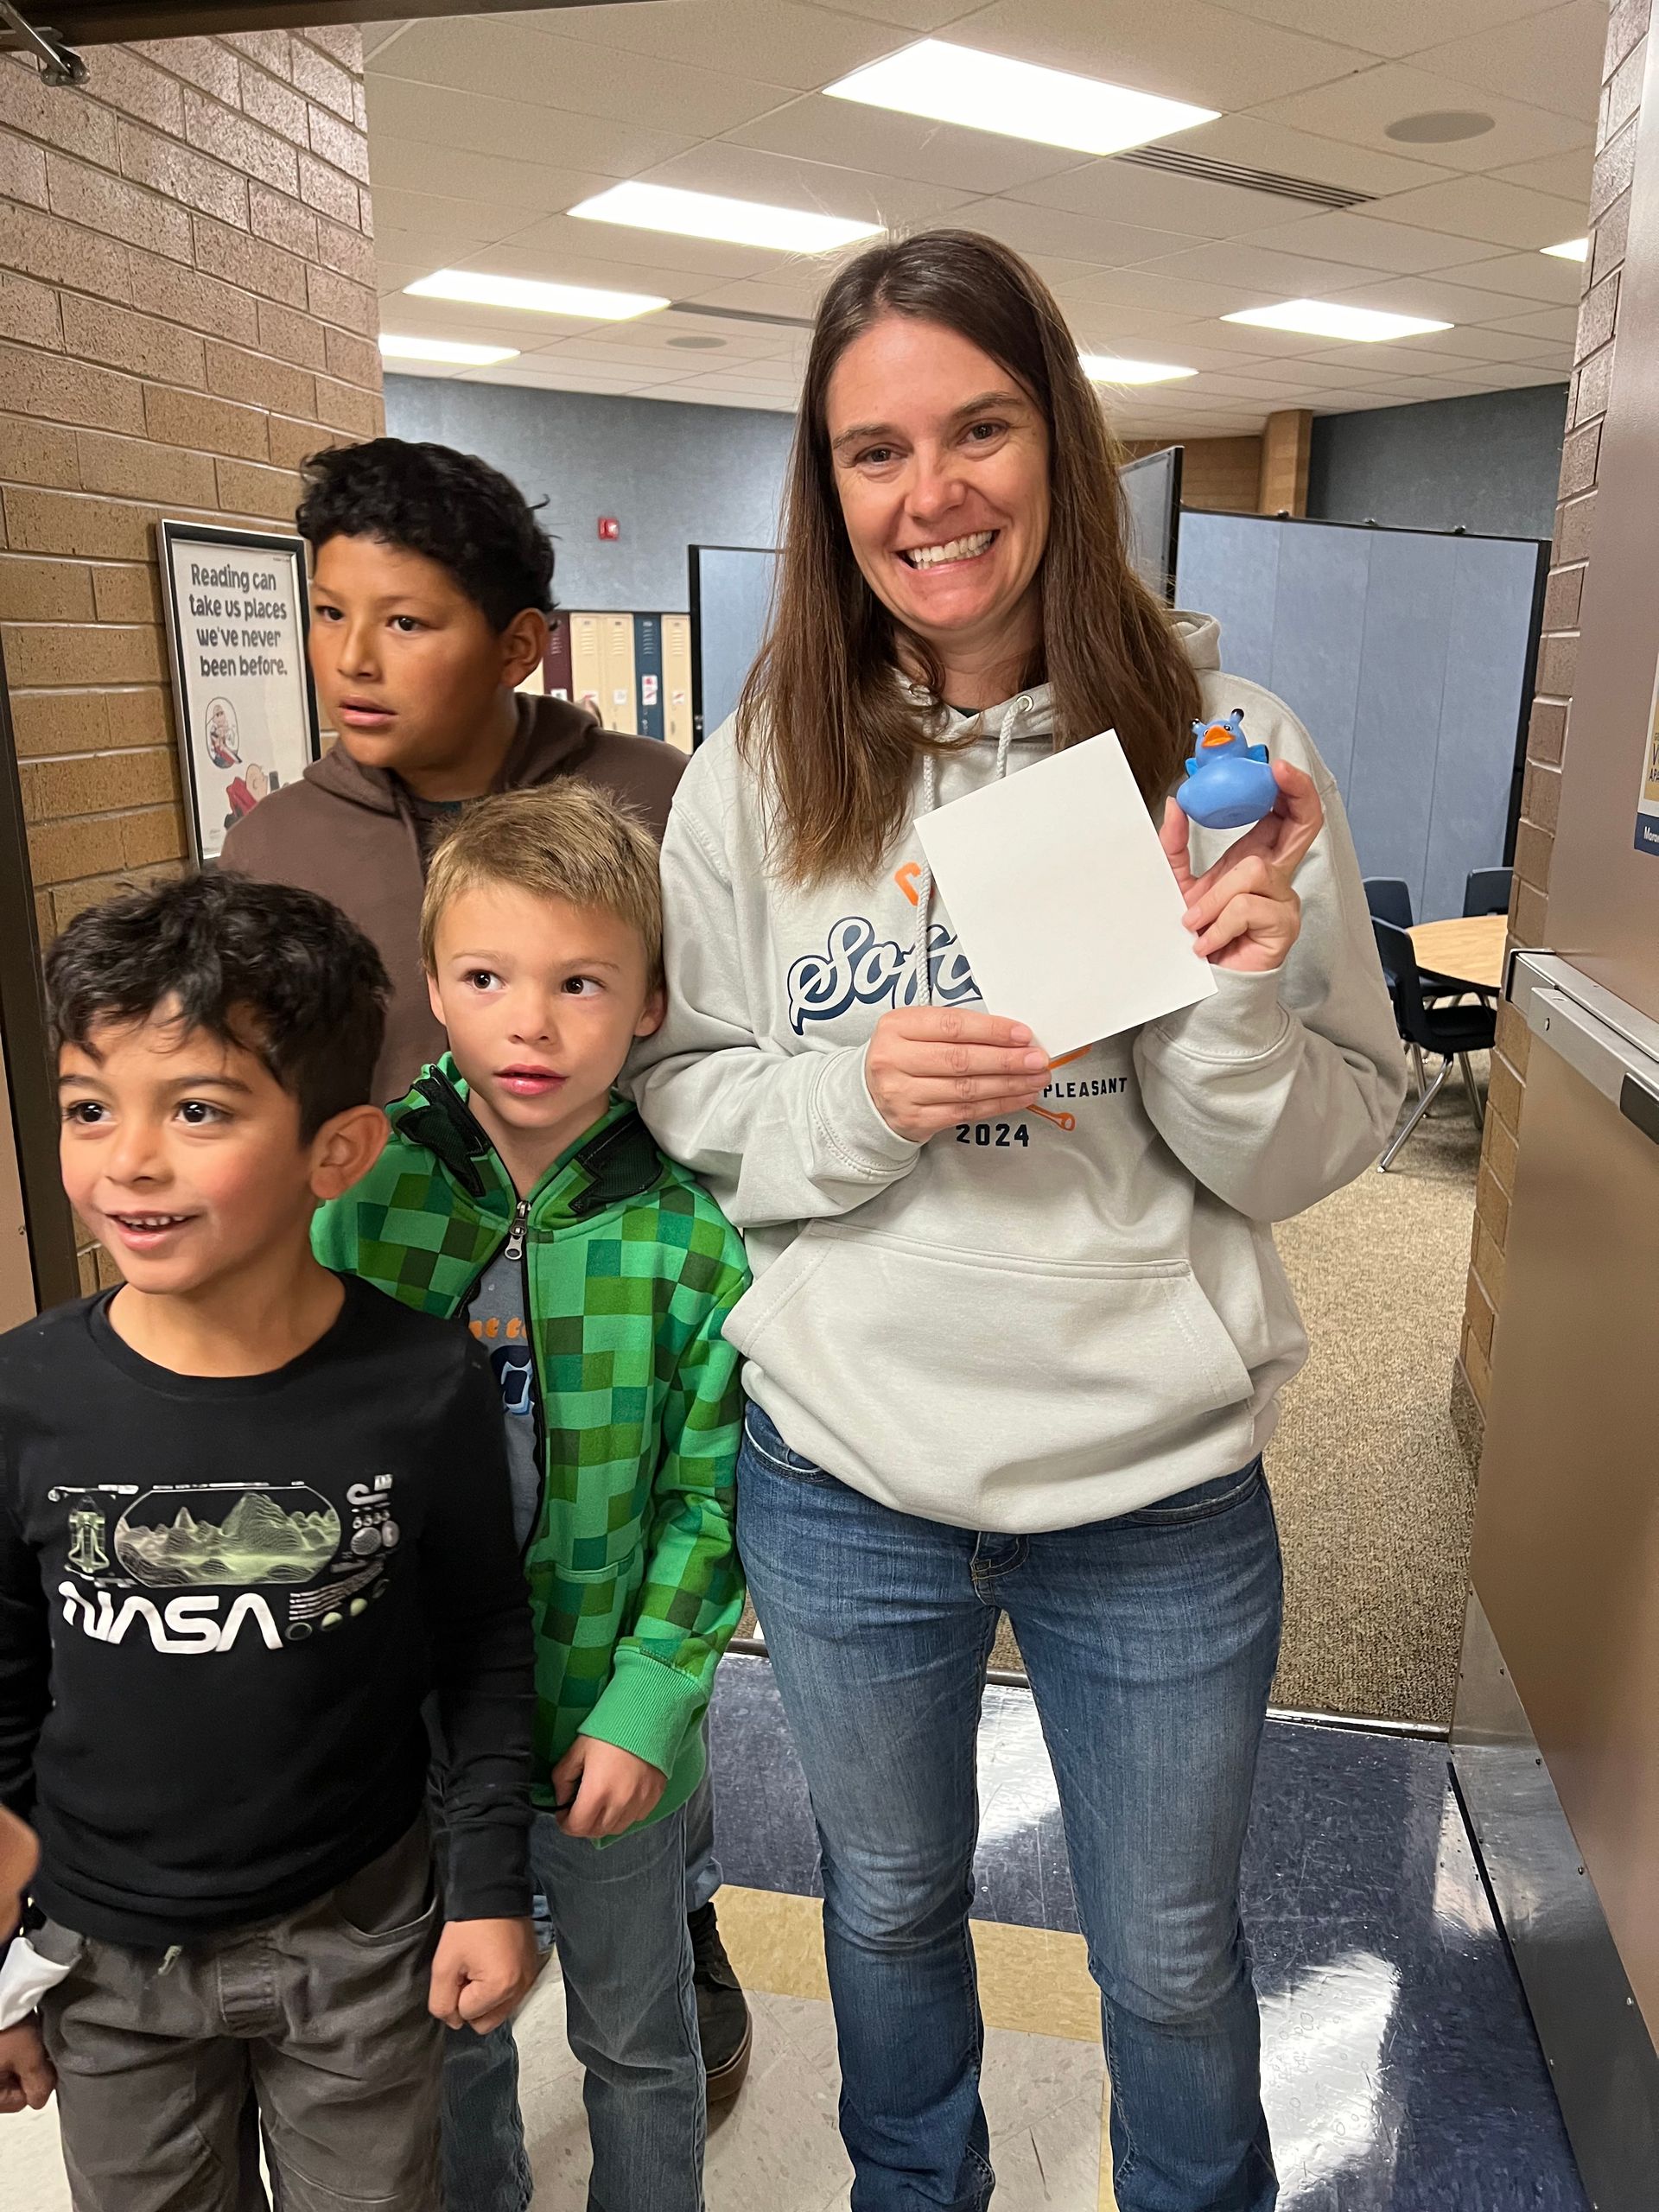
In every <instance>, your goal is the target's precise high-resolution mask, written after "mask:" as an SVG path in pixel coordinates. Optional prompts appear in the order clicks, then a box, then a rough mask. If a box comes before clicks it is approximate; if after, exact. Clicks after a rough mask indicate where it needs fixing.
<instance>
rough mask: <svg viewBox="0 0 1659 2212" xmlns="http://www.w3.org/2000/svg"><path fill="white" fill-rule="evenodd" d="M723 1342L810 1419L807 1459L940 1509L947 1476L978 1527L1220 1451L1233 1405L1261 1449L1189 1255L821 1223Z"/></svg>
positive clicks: (735, 1318)
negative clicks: (1052, 1491) (1053, 1492)
mask: <svg viewBox="0 0 1659 2212" xmlns="http://www.w3.org/2000/svg"><path fill="white" fill-rule="evenodd" d="M726 1335H727V1337H728V1339H729V1341H730V1342H731V1343H733V1344H735V1345H736V1347H737V1349H738V1350H739V1351H741V1352H742V1353H743V1354H744V1355H745V1357H747V1358H748V1359H750V1360H752V1361H753V1363H754V1365H755V1366H756V1367H757V1368H758V1369H759V1370H760V1372H761V1373H762V1374H763V1375H764V1376H766V1381H767V1383H768V1384H769V1385H770V1386H772V1388H769V1389H768V1390H767V1393H766V1395H767V1397H768V1399H769V1400H772V1401H773V1402H776V1401H777V1398H778V1397H779V1395H781V1396H782V1397H786V1398H787V1399H788V1400H790V1401H791V1402H792V1403H793V1404H794V1405H795V1406H797V1407H798V1408H800V1409H801V1412H802V1414H804V1416H805V1419H804V1421H801V1422H800V1423H799V1424H798V1433H796V1434H793V1435H792V1436H791V1442H792V1443H793V1444H794V1445H795V1446H796V1448H797V1449H798V1450H804V1451H806V1452H810V1453H812V1454H813V1455H814V1456H815V1457H818V1458H820V1459H822V1460H823V1464H824V1465H826V1466H827V1467H828V1468H829V1470H830V1471H831V1472H833V1473H836V1474H838V1475H842V1477H843V1478H845V1479H847V1480H850V1481H853V1482H854V1483H855V1484H857V1485H858V1486H859V1487H861V1488H870V1489H873V1490H874V1491H875V1492H876V1493H877V1494H878V1495H882V1496H887V1497H892V1498H893V1500H894V1501H895V1502H902V1501H903V1500H905V1499H906V1498H907V1497H916V1496H918V1495H925V1496H926V1497H930V1498H931V1499H932V1500H934V1501H935V1510H937V1500H938V1485H939V1482H940V1479H941V1478H945V1479H946V1480H948V1481H949V1482H950V1484H951V1487H952V1488H953V1490H955V1489H957V1488H958V1487H961V1488H963V1489H971V1491H973V1492H974V1493H976V1497H975V1502H974V1505H973V1516H980V1515H982V1514H983V1513H984V1512H985V1510H986V1509H987V1507H988V1505H989V1504H991V1503H993V1502H995V1500H996V1498H997V1497H999V1496H1007V1497H1017V1496H1020V1495H1022V1494H1023V1495H1024V1496H1025V1497H1027V1500H1028V1499H1029V1497H1030V1493H1031V1491H1032V1489H1033V1485H1037V1484H1044V1483H1064V1482H1067V1481H1075V1480H1077V1479H1078V1478H1085V1477H1091V1476H1100V1475H1109V1474H1112V1473H1116V1472H1123V1471H1128V1470H1130V1469H1135V1468H1143V1467H1145V1466H1146V1465H1147V1463H1149V1462H1151V1461H1154V1460H1160V1459H1179V1457H1180V1455H1181V1453H1182V1452H1183V1450H1184V1449H1185V1448H1187V1447H1191V1446H1193V1445H1194V1444H1196V1443H1197V1442H1198V1440H1199V1439H1201V1438H1202V1439H1204V1440H1205V1448H1206V1449H1209V1450H1211V1451H1213V1450H1214V1449H1215V1448H1216V1443H1217V1440H1216V1435H1215V1432H1216V1429H1217V1422H1218V1421H1219V1420H1221V1419H1222V1418H1223V1417H1224V1416H1225V1415H1226V1414H1228V1413H1229V1412H1230V1413H1231V1414H1233V1415H1234V1417H1235V1418H1234V1421H1233V1422H1232V1423H1231V1424H1230V1425H1231V1426H1233V1427H1236V1428H1237V1430H1238V1440H1239V1443H1240V1446H1241V1448H1240V1450H1239V1452H1238V1457H1239V1459H1240V1460H1243V1459H1245V1458H1246V1457H1248V1456H1249V1444H1248V1438H1249V1430H1250V1425H1251V1424H1250V1414H1249V1401H1250V1395H1251V1380H1250V1372H1249V1368H1248V1367H1247V1366H1246V1365H1245V1363H1244V1361H1243V1358H1242V1357H1240V1355H1239V1352H1238V1351H1237V1350H1236V1347H1235V1345H1234V1344H1233V1341H1232V1339H1231V1338H1230V1336H1229V1334H1228V1332H1227V1330H1226V1328H1225V1326H1224V1324H1223V1323H1222V1321H1221V1319H1220V1318H1219V1316H1218V1315H1217V1313H1216V1311H1215V1309H1214V1307H1213V1306H1211V1303H1210V1301H1209V1300H1208V1299H1207V1298H1206V1297H1205V1294H1204V1292H1203V1290H1202V1289H1201V1287H1199V1285H1198V1281H1197V1279H1196V1278H1195V1277H1194V1275H1193V1273H1192V1268H1191V1267H1190V1266H1189V1265H1188V1264H1187V1263H1186V1262H1185V1261H1184V1260H1141V1261H1090V1262H1046V1261H1040V1260H1033V1259H1021V1258H1013V1257H1010V1256H1008V1255H1006V1254H1002V1253H988V1252H974V1251H963V1250H962V1249H941V1248H939V1247H938V1246H933V1245H925V1244H918V1243H912V1242H911V1241H910V1240H908V1239H906V1238H904V1237H899V1236H888V1235H885V1234H883V1233H880V1232H874V1233H873V1232H870V1231H866V1230H853V1229H849V1228H847V1227H844V1226H842V1225H841V1224H813V1225H812V1226H811V1227H810V1228H809V1229H807V1230H804V1232H803V1233H802V1234H801V1236H798V1238H797V1239H796V1241H795V1243H793V1244H791V1246H790V1248H789V1249H788V1250H787V1251H786V1252H785V1254H784V1255H782V1257H781V1258H779V1260H778V1261H777V1262H775V1263H774V1264H773V1265H772V1267H771V1268H768V1269H767V1270H766V1274H764V1275H763V1276H762V1277H761V1278H760V1281H759V1282H758V1283H757V1284H756V1285H755V1286H754V1287H753V1289H752V1290H751V1291H750V1292H749V1294H747V1297H745V1298H744V1299H743V1300H741V1302H740V1304H739V1305H738V1306H737V1307H736V1309H735V1310H734V1313H732V1314H731V1316H730V1318H729V1319H728V1321H727V1324H726ZM988 1525H990V1526H997V1525H1000V1524H999V1523H998V1522H995V1521H992V1522H989V1523H988ZM1057 1525H1058V1524H1057Z"/></svg>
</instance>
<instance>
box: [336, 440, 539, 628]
mask: <svg viewBox="0 0 1659 2212" xmlns="http://www.w3.org/2000/svg"><path fill="white" fill-rule="evenodd" d="M303 474H304V479H305V486H306V489H305V496H304V498H303V499H302V500H301V501H300V508H299V512H298V514H297V515H296V518H295V522H296V527H297V529H298V530H299V532H300V535H301V536H302V537H304V538H306V539H308V541H309V543H310V545H311V550H312V551H313V552H314V553H316V552H320V551H321V550H322V548H323V547H324V546H325V545H326V544H327V542H328V540H329V539H330V538H331V537H376V538H378V539H379V540H380V541H381V542H382V543H383V544H386V545H395V546H397V547H399V548H400V549H401V550H404V551H405V552H409V553H421V554H423V555H424V556H425V557H426V558H427V559H428V560H429V561H435V562H436V563H437V564H438V566H439V567H440V568H442V569H448V571H449V574H450V575H452V576H453V577H454V580H455V582H457V583H458V584H459V585H460V586H461V589H462V591H464V592H465V593H466V594H467V598H468V599H470V600H471V601H473V602H474V605H475V606H477V607H481V608H482V609H483V611H484V613H485V614H486V617H487V618H488V620H489V623H490V626H491V627H492V628H493V629H494V630H496V631H498V632H499V631H502V630H505V628H506V626H507V625H508V623H509V622H511V621H512V618H513V616H514V615H515V614H522V613H524V609H525V608H526V607H535V608H536V609H537V612H538V613H543V614H551V613H552V612H553V609H554V607H555V604H556V602H555V600H554V597H553V542H552V540H551V539H550V537H549V536H548V534H547V532H546V531H544V530H543V528H542V526H541V524H539V523H538V522H537V519H536V517H535V514H534V512H533V511H532V510H531V506H530V504H529V502H528V501H527V500H526V499H525V498H524V493H522V492H521V491H520V490H519V489H518V486H517V485H516V484H515V483H513V481H512V479H511V478H510V477H506V476H504V475H503V474H501V472H500V470H499V468H492V467H490V465H489V463H488V461H480V459H479V457H478V455H477V454H474V453H457V452H456V451H455V449H454V447H453V446H435V445H416V444H411V443H410V442H409V441H408V440H406V439H404V438H371V439H370V440H369V442H368V443H367V444H366V445H360V446H331V447H330V448H328V449H327V451H326V452H323V453H314V454H312V456H311V458H310V459H309V461H307V462H306V463H305V467H304V471H303Z"/></svg>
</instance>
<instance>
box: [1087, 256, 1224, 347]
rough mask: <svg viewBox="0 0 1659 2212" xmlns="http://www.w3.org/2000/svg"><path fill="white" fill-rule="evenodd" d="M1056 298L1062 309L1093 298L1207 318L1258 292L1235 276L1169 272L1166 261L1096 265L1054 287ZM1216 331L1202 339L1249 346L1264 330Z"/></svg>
mask: <svg viewBox="0 0 1659 2212" xmlns="http://www.w3.org/2000/svg"><path fill="white" fill-rule="evenodd" d="M1058 291H1059V296H1060V299H1061V301H1062V302H1063V303H1064V304H1065V306H1066V308H1068V310H1069V309H1070V308H1071V306H1072V305H1073V303H1076V304H1077V305H1078V306H1082V305H1083V304H1085V303H1088V302H1094V301H1099V302H1103V303H1104V304H1108V305H1110V306H1114V307H1122V308H1151V309H1154V310H1155V311H1157V312H1159V313H1160V314H1163V315H1185V316H1188V317H1190V318H1191V319H1192V320H1193V321H1199V320H1204V321H1208V320H1210V319H1211V318H1213V317H1215V316H1217V315H1232V314H1235V313H1236V311H1237V310H1238V309H1239V308H1248V307H1250V306H1252V305H1254V304H1255V302H1256V301H1257V300H1258V298H1259V296H1260V289H1259V287H1258V286H1256V285H1254V284H1250V283H1244V282H1243V281H1236V282H1232V283H1228V282H1226V281H1225V280H1217V281H1214V282H1211V281H1206V280H1202V279H1199V278H1197V277H1188V276H1185V275H1181V276H1176V275H1174V274H1173V273H1172V264H1169V263H1168V262H1159V263H1158V264H1155V265H1154V266H1153V267H1151V268H1141V269H1108V270H1099V271H1097V272H1096V274H1094V275H1092V276H1089V277H1075V278H1072V279H1070V280H1069V281H1068V282H1066V283H1063V284H1061V285H1060V286H1058ZM1220 331H1221V335H1219V336H1217V337H1216V338H1214V339H1212V340H1210V341H1208V342H1211V343H1213V344H1217V345H1223V346H1231V345H1232V344H1234V343H1235V342H1236V344H1237V345H1238V346H1251V347H1254V346H1255V341H1256V340H1258V339H1260V338H1262V336H1264V335H1267V334H1265V333H1262V332H1260V331H1254V332H1252V333H1250V334H1249V339H1248V340H1247V339H1246V337H1245V336H1244V334H1243V332H1241V331H1237V330H1236V329H1235V328H1234V327H1232V326H1230V325H1229V324H1226V323H1223V324H1222V325H1220Z"/></svg>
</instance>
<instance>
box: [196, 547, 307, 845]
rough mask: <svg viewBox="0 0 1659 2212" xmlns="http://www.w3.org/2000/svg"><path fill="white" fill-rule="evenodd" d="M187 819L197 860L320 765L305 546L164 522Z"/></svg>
mask: <svg viewBox="0 0 1659 2212" xmlns="http://www.w3.org/2000/svg"><path fill="white" fill-rule="evenodd" d="M156 529H157V532H158V534H159V537H160V540H161V568H162V584H163V589H164V597H165V601H166V606H167V622H168V641H169V643H170V645H171V646H172V652H173V694H174V702H175V709H176V711H177V720H178V728H179V753H180V760H181V766H182V769H183V781H184V791H185V809H186V812H187V814H188V817H189V821H190V827H191V836H192V838H193V840H194V848H195V856H196V858H197V859H198V860H199V861H204V862H205V861H214V860H217V859H218V858H219V853H220V850H221V849H222V848H223V846H224V842H225V833H226V830H227V829H229V828H230V827H231V824H232V823H233V822H235V821H237V820H238V817H241V816H242V815H245V814H247V813H249V812H251V810H252V809H253V808H254V807H256V806H257V804H259V801H260V800H261V799H262V798H265V797H266V795H267V794H268V793H269V792H270V791H277V790H279V789H280V788H281V787H282V785H284V784H290V783H292V782H294V781H295V779H296V778H297V777H299V776H301V775H302V774H303V773H304V772H305V770H306V768H307V767H308V765H309V764H310V763H311V762H312V761H313V760H315V759H316V757H317V750H318V747H317V717H316V707H315V701H314V699H313V696H312V691H311V673H310V669H309V667H308V664H307V660H306V629H307V626H308V620H309V615H308V607H307V602H306V590H305V545H304V542H303V540H302V539H300V538H298V537H285V536H278V535H277V534H275V533H272V532H267V531H249V530H226V529H219V528H217V527H215V526H214V525H213V524H199V523H184V522H162V523H158V524H157V525H156Z"/></svg>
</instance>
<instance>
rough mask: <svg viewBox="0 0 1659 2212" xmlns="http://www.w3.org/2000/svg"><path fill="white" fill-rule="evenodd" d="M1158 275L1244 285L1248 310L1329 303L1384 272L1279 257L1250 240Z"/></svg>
mask: <svg viewBox="0 0 1659 2212" xmlns="http://www.w3.org/2000/svg"><path fill="white" fill-rule="evenodd" d="M1149 267H1150V272H1151V274H1152V275H1154V276H1163V277H1202V278H1206V279H1208V281H1209V282H1210V283H1229V284H1239V285H1242V286H1243V287H1244V288H1245V289H1246V290H1248V291H1251V292H1253V293H1254V294H1255V299H1254V300H1253V301H1250V302H1247V303H1246V304H1247V305H1254V306H1259V305H1262V304H1264V303H1265V302H1266V301H1268V299H1279V300H1289V299H1324V298H1325V296H1326V294H1327V293H1329V292H1331V291H1332V290H1333V289H1337V288H1338V287H1342V286H1348V285H1352V284H1357V283H1363V282H1366V281H1372V282H1374V281H1375V280H1376V277H1378V276H1381V275H1383V273H1384V272H1383V270H1376V269H1368V268H1366V267H1365V266H1364V265H1363V264H1356V263H1353V262H1338V261H1328V260H1325V259H1322V258H1319V257H1315V256H1313V255H1312V254H1305V253H1281V252H1275V251H1273V250H1272V249H1271V248H1269V247H1267V246H1258V245H1251V243H1250V242H1249V239H1247V238H1229V239H1228V240H1226V242H1225V243H1224V244H1223V245H1198V246H1192V247H1189V248H1188V250H1187V251H1185V253H1180V254H1175V255H1172V256H1171V257H1169V258H1167V259H1166V260H1162V261H1157V262H1154V263H1152V264H1149Z"/></svg>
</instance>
